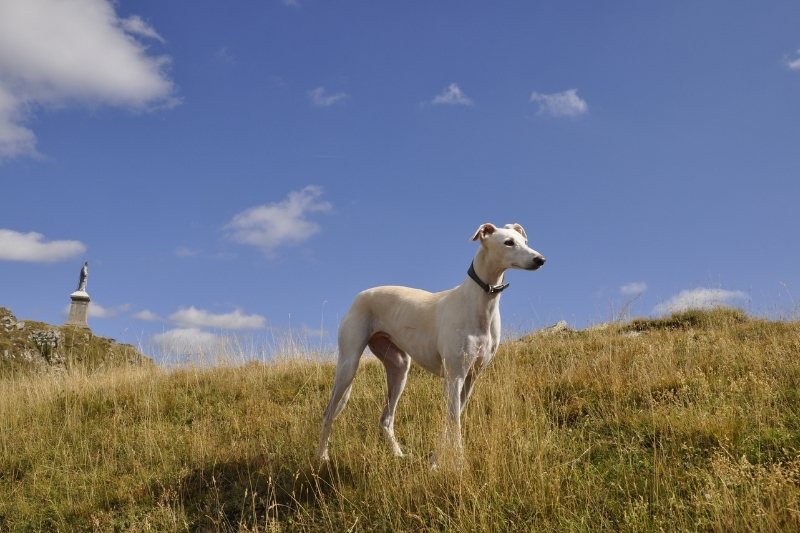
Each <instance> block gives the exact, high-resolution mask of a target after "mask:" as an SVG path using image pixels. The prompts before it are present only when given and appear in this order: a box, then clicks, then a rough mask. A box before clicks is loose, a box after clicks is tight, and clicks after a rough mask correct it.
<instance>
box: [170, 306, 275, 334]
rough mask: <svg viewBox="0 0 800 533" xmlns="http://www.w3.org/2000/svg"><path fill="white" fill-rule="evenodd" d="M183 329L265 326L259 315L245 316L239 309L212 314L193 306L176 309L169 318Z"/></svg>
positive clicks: (255, 327) (257, 327)
mask: <svg viewBox="0 0 800 533" xmlns="http://www.w3.org/2000/svg"><path fill="white" fill-rule="evenodd" d="M169 319H170V320H172V321H173V322H175V323H177V324H178V325H180V326H183V327H193V328H199V327H210V328H220V329H259V328H263V327H264V326H265V325H266V319H265V318H264V317H263V316H261V315H246V314H244V313H243V312H242V310H241V309H236V310H234V311H233V312H231V313H223V314H214V313H211V312H209V311H206V310H204V309H198V308H196V307H194V306H191V307H187V308H183V309H178V310H177V311H175V312H174V313H172V314H171V315H170V317H169Z"/></svg>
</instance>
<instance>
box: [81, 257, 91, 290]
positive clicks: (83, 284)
mask: <svg viewBox="0 0 800 533" xmlns="http://www.w3.org/2000/svg"><path fill="white" fill-rule="evenodd" d="M88 279H89V261H86V262H85V263H84V264H83V268H82V269H81V278H80V281H78V290H79V291H83V292H86V281H87V280H88Z"/></svg>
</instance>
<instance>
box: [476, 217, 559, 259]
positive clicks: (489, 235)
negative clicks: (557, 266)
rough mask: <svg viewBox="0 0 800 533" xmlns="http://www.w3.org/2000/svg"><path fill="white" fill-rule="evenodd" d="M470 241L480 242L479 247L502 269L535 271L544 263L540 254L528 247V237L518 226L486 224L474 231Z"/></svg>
mask: <svg viewBox="0 0 800 533" xmlns="http://www.w3.org/2000/svg"><path fill="white" fill-rule="evenodd" d="M472 240H473V241H477V240H480V242H481V246H483V247H484V248H485V249H486V250H487V251H488V252H489V254H490V256H491V257H492V258H493V259H494V260H495V261H497V262H499V263H500V264H501V265H503V268H519V269H522V270H536V269H537V268H539V267H540V266H542V265H543V264H544V262H545V257H544V256H543V255H542V254H540V253H539V252H537V251H536V250H534V249H533V248H531V247H530V246H528V235H527V233H525V228H523V227H522V225H520V224H506V225H505V226H504V227H502V228H498V227H497V226H495V225H494V224H490V223H486V224H483V225H481V226H480V227H479V228H478V229H477V230H476V231H475V234H474V235H473V236H472Z"/></svg>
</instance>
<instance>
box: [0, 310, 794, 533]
mask: <svg viewBox="0 0 800 533" xmlns="http://www.w3.org/2000/svg"><path fill="white" fill-rule="evenodd" d="M798 356H800V325H798V324H797V323H780V322H766V321H759V320H754V319H748V318H747V317H745V316H744V315H742V314H740V313H738V312H735V311H729V310H718V311H714V312H706V313H685V314H683V315H676V316H674V317H671V318H670V319H667V320H662V321H635V322H632V323H628V324H625V325H620V326H611V327H609V328H606V329H604V330H597V331H587V332H565V333H561V334H555V335H547V336H531V337H529V338H527V339H523V340H521V341H517V342H511V343H507V344H505V345H504V346H503V347H502V348H501V351H500V353H498V356H497V358H496V360H495V363H494V364H493V366H492V367H491V368H490V369H489V370H488V371H487V373H486V374H485V375H484V377H483V378H482V379H481V381H480V382H479V383H478V385H477V387H476V392H475V395H474V397H473V400H472V402H471V403H470V405H469V408H468V410H467V414H466V420H465V423H464V427H465V448H466V465H465V467H464V468H461V469H459V468H455V467H450V468H448V467H444V468H440V469H438V470H435V471H432V470H431V469H430V468H429V464H428V459H427V458H428V455H429V454H430V453H431V452H433V451H434V449H435V448H436V446H437V443H438V440H439V434H440V430H441V423H442V419H443V400H442V392H441V383H440V381H439V380H438V379H437V378H434V377H432V376H429V375H427V374H425V373H423V372H422V371H419V370H418V369H416V368H415V369H413V370H412V375H411V376H410V378H409V385H408V387H407V390H406V393H405V395H404V397H403V399H402V400H401V402H400V407H399V409H398V417H397V421H396V429H397V434H398V438H399V439H400V441H401V443H402V444H403V445H404V446H405V448H406V449H407V450H408V451H411V452H412V453H413V454H414V455H413V456H412V457H411V458H409V459H404V460H398V459H395V458H393V457H392V456H391V455H390V453H389V451H388V447H387V446H386V444H385V443H384V442H383V440H382V436H381V434H380V430H379V428H378V424H377V421H378V416H379V414H380V410H381V408H382V402H383V399H384V394H385V385H384V377H383V369H382V367H381V366H380V365H378V364H362V368H361V369H360V370H359V373H358V375H357V377H356V380H355V384H354V391H353V396H352V398H351V400H350V403H349V405H348V408H347V409H346V410H345V412H344V413H343V415H342V416H341V417H340V418H339V420H337V422H336V424H335V425H334V434H333V441H332V445H331V455H332V462H331V463H330V465H328V466H326V467H324V468H322V469H317V468H316V467H315V465H314V463H313V453H314V449H315V445H316V439H317V433H318V428H319V422H320V415H321V412H322V409H323V407H324V404H325V402H326V401H327V398H328V395H329V393H330V386H331V382H332V376H333V366H332V365H331V364H330V363H315V362H310V361H291V360H286V361H283V362H278V363H274V364H246V365H241V366H216V367H213V368H203V369H181V370H172V371H165V370H160V369H158V368H139V369H130V370H121V369H118V370H115V371H109V372H107V373H94V374H81V373H71V374H68V375H65V376H49V377H48V376H38V377H30V378H19V377H18V378H15V379H13V380H11V379H7V380H5V381H0V530H6V529H8V530H26V529H28V530H41V529H45V530H75V529H81V530H92V529H96V530H103V531H105V530H130V531H147V530H152V531H171V530H275V531H283V530H287V531H293V530H301V531H319V530H332V531H345V530H351V529H352V530H361V531H376V530H377V531H389V530H391V531H412V530H413V531H420V530H425V531H428V530H436V531H439V530H448V531H454V530H463V531H476V530H482V531H500V530H502V531H515V530H516V531H533V530H569V531H597V530H615V531H616V530H626V531H642V530H644V531H651V530H667V531H674V530H714V531H731V530H754V531H762V530H763V531H773V530H787V531H788V530H797V529H798V528H800V455H798V452H799V451H800V417H798V415H799V414H800V401H799V400H800V398H799V395H800V393H799V392H798V385H800V360H799V359H798Z"/></svg>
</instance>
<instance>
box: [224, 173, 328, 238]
mask: <svg viewBox="0 0 800 533" xmlns="http://www.w3.org/2000/svg"><path fill="white" fill-rule="evenodd" d="M321 196H322V188H321V187H318V186H316V185H309V186H308V187H305V188H304V189H301V190H299V191H292V192H290V193H289V196H288V197H287V198H286V199H284V200H282V201H280V202H277V203H272V204H265V205H260V206H257V207H251V208H250V209H246V210H245V211H242V212H241V213H239V214H237V215H236V216H234V217H233V220H231V221H230V222H229V223H228V224H227V225H226V226H225V228H226V229H227V230H229V232H230V233H229V235H228V237H229V238H230V239H231V240H233V241H235V242H238V243H240V244H247V245H250V246H255V247H257V248H260V249H262V250H263V251H264V252H265V253H271V252H272V251H274V250H275V249H276V248H278V247H279V246H283V245H288V244H298V243H301V242H303V241H306V240H308V239H310V238H311V237H312V236H313V235H315V234H316V233H318V232H319V230H320V227H319V224H317V223H316V222H313V221H311V220H309V219H308V215H310V214H311V213H327V212H329V211H331V210H332V209H333V207H332V206H331V204H330V203H328V202H325V201H323V200H321Z"/></svg>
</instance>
